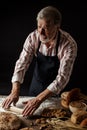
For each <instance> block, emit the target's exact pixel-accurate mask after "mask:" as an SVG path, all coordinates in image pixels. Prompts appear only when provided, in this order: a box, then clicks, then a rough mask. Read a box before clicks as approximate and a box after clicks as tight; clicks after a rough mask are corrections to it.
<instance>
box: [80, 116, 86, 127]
mask: <svg viewBox="0 0 87 130" xmlns="http://www.w3.org/2000/svg"><path fill="white" fill-rule="evenodd" d="M80 126H81V127H86V128H87V118H85V119H84V120H82V121H81V123H80Z"/></svg>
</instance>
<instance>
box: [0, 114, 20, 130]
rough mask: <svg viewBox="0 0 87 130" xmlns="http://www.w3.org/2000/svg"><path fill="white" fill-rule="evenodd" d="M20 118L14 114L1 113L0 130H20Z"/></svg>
mask: <svg viewBox="0 0 87 130" xmlns="http://www.w3.org/2000/svg"><path fill="white" fill-rule="evenodd" d="M20 126H21V120H20V118H19V117H18V116H17V115H16V114H13V113H8V112H0V130H19V128H20Z"/></svg>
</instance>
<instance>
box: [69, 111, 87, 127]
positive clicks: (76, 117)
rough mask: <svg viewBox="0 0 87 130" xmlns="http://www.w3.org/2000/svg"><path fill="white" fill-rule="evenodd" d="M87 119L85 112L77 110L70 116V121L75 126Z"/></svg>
mask: <svg viewBox="0 0 87 130" xmlns="http://www.w3.org/2000/svg"><path fill="white" fill-rule="evenodd" d="M85 118H87V111H83V110H79V111H76V112H74V113H73V114H72V115H71V121H72V122H73V123H75V124H80V123H81V122H82V120H84V119H85Z"/></svg>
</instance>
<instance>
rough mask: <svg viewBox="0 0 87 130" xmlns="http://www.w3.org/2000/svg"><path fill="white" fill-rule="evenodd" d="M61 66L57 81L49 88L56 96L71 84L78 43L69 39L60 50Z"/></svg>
mask: <svg viewBox="0 0 87 130" xmlns="http://www.w3.org/2000/svg"><path fill="white" fill-rule="evenodd" d="M58 53H59V54H58V55H59V60H60V66H59V70H58V75H57V76H56V79H55V80H54V81H53V82H52V83H51V84H50V85H49V86H48V87H47V89H49V90H50V91H52V92H53V93H55V94H59V93H60V92H61V91H62V90H63V89H64V87H65V86H66V85H67V83H68V82H69V79H70V76H71V73H72V69H73V65H74V62H75V59H76V56H77V43H76V42H75V41H74V40H73V39H72V38H71V37H69V38H68V40H67V41H66V42H65V43H64V44H62V45H61V47H60V49H59V52H58Z"/></svg>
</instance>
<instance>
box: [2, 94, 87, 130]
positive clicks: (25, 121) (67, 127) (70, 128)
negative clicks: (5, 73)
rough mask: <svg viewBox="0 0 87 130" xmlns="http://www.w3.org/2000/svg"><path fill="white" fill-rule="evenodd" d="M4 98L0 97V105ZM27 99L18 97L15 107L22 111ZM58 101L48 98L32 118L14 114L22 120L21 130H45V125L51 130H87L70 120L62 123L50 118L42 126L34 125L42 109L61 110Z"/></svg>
mask: <svg viewBox="0 0 87 130" xmlns="http://www.w3.org/2000/svg"><path fill="white" fill-rule="evenodd" d="M5 98H6V96H3V95H0V103H2V102H3V100H4V99H5ZM32 98H33V97H32ZM29 99H30V97H25V96H20V98H19V101H18V103H17V107H18V108H21V109H22V108H23V104H22V101H26V100H29ZM60 100H61V99H60V98H58V99H55V98H49V99H48V100H46V101H44V102H43V103H42V104H41V106H40V107H39V108H38V109H37V110H36V112H35V113H34V116H33V117H28V118H24V117H22V115H20V114H19V115H18V113H16V114H17V115H18V116H19V117H20V119H21V120H22V126H21V128H24V127H31V128H33V129H34V130H46V127H47V126H45V125H46V124H47V125H50V124H51V125H52V126H53V128H52V130H87V128H86V129H85V128H81V127H80V126H79V125H77V124H76V125H75V124H73V123H72V122H71V121H70V119H68V120H65V121H64V120H61V119H59V118H50V119H49V118H46V122H45V123H44V124H40V123H36V120H37V119H38V118H39V119H41V118H42V117H41V116H40V113H41V112H42V111H43V109H44V108H47V107H54V108H62V106H61V103H60ZM48 130H49V129H48ZM50 130H51V129H50Z"/></svg>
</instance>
